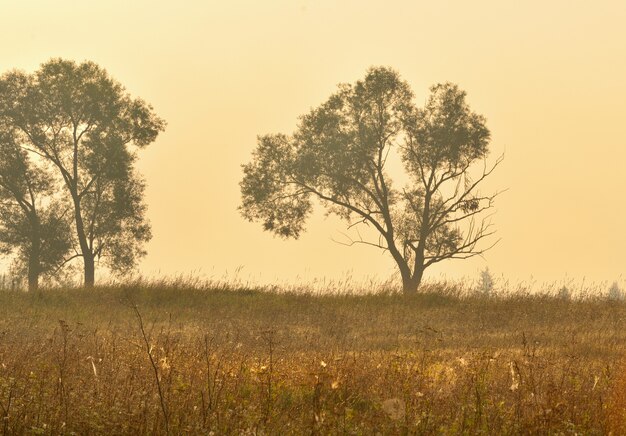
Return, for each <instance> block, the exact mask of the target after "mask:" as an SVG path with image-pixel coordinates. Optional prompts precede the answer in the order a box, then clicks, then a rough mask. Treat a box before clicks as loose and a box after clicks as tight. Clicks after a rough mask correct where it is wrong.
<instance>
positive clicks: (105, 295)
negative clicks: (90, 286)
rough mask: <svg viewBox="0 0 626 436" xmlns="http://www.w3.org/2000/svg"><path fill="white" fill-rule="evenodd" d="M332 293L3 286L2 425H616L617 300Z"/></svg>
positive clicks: (342, 430) (64, 428)
mask: <svg viewBox="0 0 626 436" xmlns="http://www.w3.org/2000/svg"><path fill="white" fill-rule="evenodd" d="M233 288H236V287H233ZM328 291H329V294H328V295H322V294H318V293H307V292H278V291H277V290H273V291H272V290H269V289H260V290H254V289H252V290H250V289H230V288H229V287H228V286H221V287H213V286H211V285H203V284H201V283H185V282H184V281H179V282H169V283H165V282H164V283H160V284H145V283H144V284H142V283H138V284H135V285H128V286H120V285H118V286H110V287H102V288H97V289H96V290H94V291H89V292H88V291H84V290H79V289H76V290H47V291H43V292H41V293H40V294H38V295H29V294H25V293H15V292H2V293H0V432H2V433H3V434H24V433H26V434H33V433H34V434H72V433H75V434H105V433H106V434H167V433H169V434H181V433H197V434H281V435H282V434H377V433H379V434H575V433H578V434H581V433H582V434H609V433H611V432H612V433H613V434H616V435H617V434H623V433H624V432H626V415H625V413H626V409H625V408H626V370H625V368H624V366H623V354H624V351H625V350H626V348H625V347H626V304H624V303H623V302H618V301H609V300H606V299H599V298H598V299H594V298H589V297H587V298H584V299H581V300H566V299H559V298H556V297H550V296H547V295H535V296H531V295H524V296H514V295H509V296H503V297H497V298H487V297H481V296H471V295H465V294H463V293H461V292H458V289H456V288H454V286H452V287H451V286H448V285H430V286H428V287H426V288H425V291H424V293H422V294H420V295H417V296H416V297H415V298H410V299H407V298H404V297H402V296H400V295H395V294H392V293H382V294H378V295H374V294H370V295H349V294H345V293H333V289H329V290H328Z"/></svg>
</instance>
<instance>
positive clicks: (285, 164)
mask: <svg viewBox="0 0 626 436" xmlns="http://www.w3.org/2000/svg"><path fill="white" fill-rule="evenodd" d="M431 91H432V93H431V96H430V98H429V100H428V102H427V103H426V106H425V107H424V108H423V109H417V108H416V107H415V106H414V104H413V102H412V100H413V93H412V91H411V89H410V87H409V85H408V84H407V83H406V82H404V81H403V80H401V79H400V77H399V75H398V73H396V72H395V71H393V70H391V69H389V68H371V69H370V70H368V72H367V74H366V76H365V79H363V80H360V81H357V82H356V83H355V84H354V85H347V84H343V85H340V86H339V89H338V91H337V92H336V93H335V94H333V95H331V96H330V98H329V99H328V100H327V101H326V102H325V103H323V104H322V105H321V106H319V107H318V108H315V109H313V110H311V112H310V113H308V114H306V115H304V116H303V117H301V119H300V123H299V125H298V128H297V130H296V132H295V133H294V134H293V135H290V136H288V135H283V134H277V135H265V136H260V137H259V138H258V146H257V148H256V150H255V151H254V153H253V158H252V161H251V162H250V163H248V164H247V165H244V166H243V172H244V177H243V180H242V181H241V184H240V186H241V193H242V204H241V206H240V211H241V213H242V214H243V216H244V217H245V218H247V219H248V220H250V221H261V222H262V223H263V227H264V229H265V230H268V231H271V232H273V233H275V234H277V235H279V236H281V237H285V238H289V237H293V238H298V237H299V235H300V234H301V233H302V231H303V230H304V228H305V222H306V219H307V218H308V217H309V215H310V214H311V211H312V199H313V198H317V199H318V200H319V201H320V202H321V204H322V205H323V206H325V207H326V210H327V211H328V213H333V214H336V215H338V216H339V217H341V218H342V219H345V220H346V221H347V222H348V223H349V226H350V227H353V226H361V225H365V226H368V227H370V228H372V229H374V230H375V231H376V232H377V233H378V235H379V237H378V239H377V240H376V241H369V240H365V239H363V238H359V239H358V240H351V241H350V243H349V245H352V244H356V243H361V244H367V245H373V246H375V247H378V248H381V249H383V250H385V251H388V252H389V253H390V254H391V256H392V258H393V259H394V261H395V262H396V265H397V267H398V269H399V272H400V275H401V277H402V281H403V289H404V292H405V293H406V294H412V293H415V292H416V291H417V289H418V287H419V285H420V283H421V280H422V277H423V273H424V270H425V269H426V268H428V267H429V266H431V265H433V264H435V263H437V262H440V261H442V260H445V259H452V258H468V257H471V256H475V255H479V254H481V253H483V252H484V250H485V249H480V248H479V247H478V243H479V242H481V241H482V240H483V239H485V238H487V237H488V236H490V235H491V234H492V233H493V232H492V231H491V225H490V223H489V222H488V221H487V220H483V221H481V222H480V223H477V220H476V218H477V217H478V216H484V214H482V213H483V212H485V211H486V210H488V209H490V208H491V207H492V206H493V200H494V198H495V196H496V195H497V194H494V195H487V196H485V195H481V194H479V193H478V191H477V187H478V185H479V184H480V182H482V181H483V180H484V179H485V178H486V177H487V176H488V175H489V174H491V172H492V171H493V169H494V168H495V167H496V166H497V165H498V163H499V162H500V161H501V159H498V160H497V161H496V163H495V165H494V166H492V167H489V168H487V167H486V166H485V167H484V171H483V172H482V173H481V174H480V175H479V176H478V177H477V178H476V179H475V180H472V178H471V177H470V167H471V166H472V164H473V163H475V162H476V161H484V159H485V158H486V156H487V153H488V142H489V131H488V129H487V128H486V126H485V120H484V118H483V117H481V116H479V115H476V114H475V113H473V112H472V111H471V110H470V109H469V107H468V105H467V103H466V102H465V93H464V92H463V91H461V90H459V88H458V87H457V86H456V85H453V84H448V83H446V84H440V85H436V86H434V87H433V88H432V89H431ZM392 150H395V151H396V152H398V153H399V154H400V156H401V159H402V162H403V164H404V167H405V170H406V173H407V175H408V176H409V178H410V183H408V184H407V186H405V187H404V188H403V189H399V188H397V187H396V186H395V185H394V184H393V183H392V180H391V178H390V176H389V174H388V171H387V163H388V158H389V156H390V152H391V151H392ZM448 185H450V186H448ZM446 188H449V189H446ZM462 224H467V226H466V227H467V228H466V229H465V231H464V230H463V229H462V228H461V225H462Z"/></svg>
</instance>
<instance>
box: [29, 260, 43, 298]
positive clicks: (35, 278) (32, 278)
mask: <svg viewBox="0 0 626 436" xmlns="http://www.w3.org/2000/svg"><path fill="white" fill-rule="evenodd" d="M40 269H41V267H40V265H39V250H36V251H35V249H33V252H31V254H30V257H29V259H28V292H36V291H37V290H38V289H39V272H40Z"/></svg>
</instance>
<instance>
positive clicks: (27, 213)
mask: <svg viewBox="0 0 626 436" xmlns="http://www.w3.org/2000/svg"><path fill="white" fill-rule="evenodd" d="M13 133H14V132H12V129H11V128H9V127H7V126H3V125H1V124H0V253H1V254H5V255H9V254H15V256H16V257H15V264H16V266H17V269H18V271H20V272H22V271H25V272H26V274H27V277H28V289H29V291H36V290H37V289H38V287H39V277H40V276H41V275H42V274H53V273H55V272H56V271H57V270H58V269H59V267H60V266H61V265H62V263H63V259H64V257H65V256H66V254H67V253H68V252H69V250H70V248H71V242H70V241H71V240H70V226H69V223H68V220H67V217H66V216H65V215H64V210H66V209H64V208H63V207H62V205H61V204H60V202H59V201H58V200H56V199H54V198H53V193H54V186H53V183H52V181H51V179H50V178H49V177H48V174H47V173H46V172H44V171H42V170H41V169H37V168H34V166H33V164H32V162H31V161H30V160H29V158H28V155H27V153H26V152H25V151H24V150H22V149H21V148H20V147H19V145H18V144H17V143H16V142H15V138H14V136H13Z"/></svg>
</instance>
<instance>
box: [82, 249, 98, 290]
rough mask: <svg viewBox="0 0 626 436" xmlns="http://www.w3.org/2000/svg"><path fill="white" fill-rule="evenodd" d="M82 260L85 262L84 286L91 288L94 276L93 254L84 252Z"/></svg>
mask: <svg viewBox="0 0 626 436" xmlns="http://www.w3.org/2000/svg"><path fill="white" fill-rule="evenodd" d="M83 260H84V262H85V264H84V265H85V288H87V289H92V288H93V286H94V283H95V276H96V267H95V262H94V256H93V255H92V254H91V253H84V254H83Z"/></svg>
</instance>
